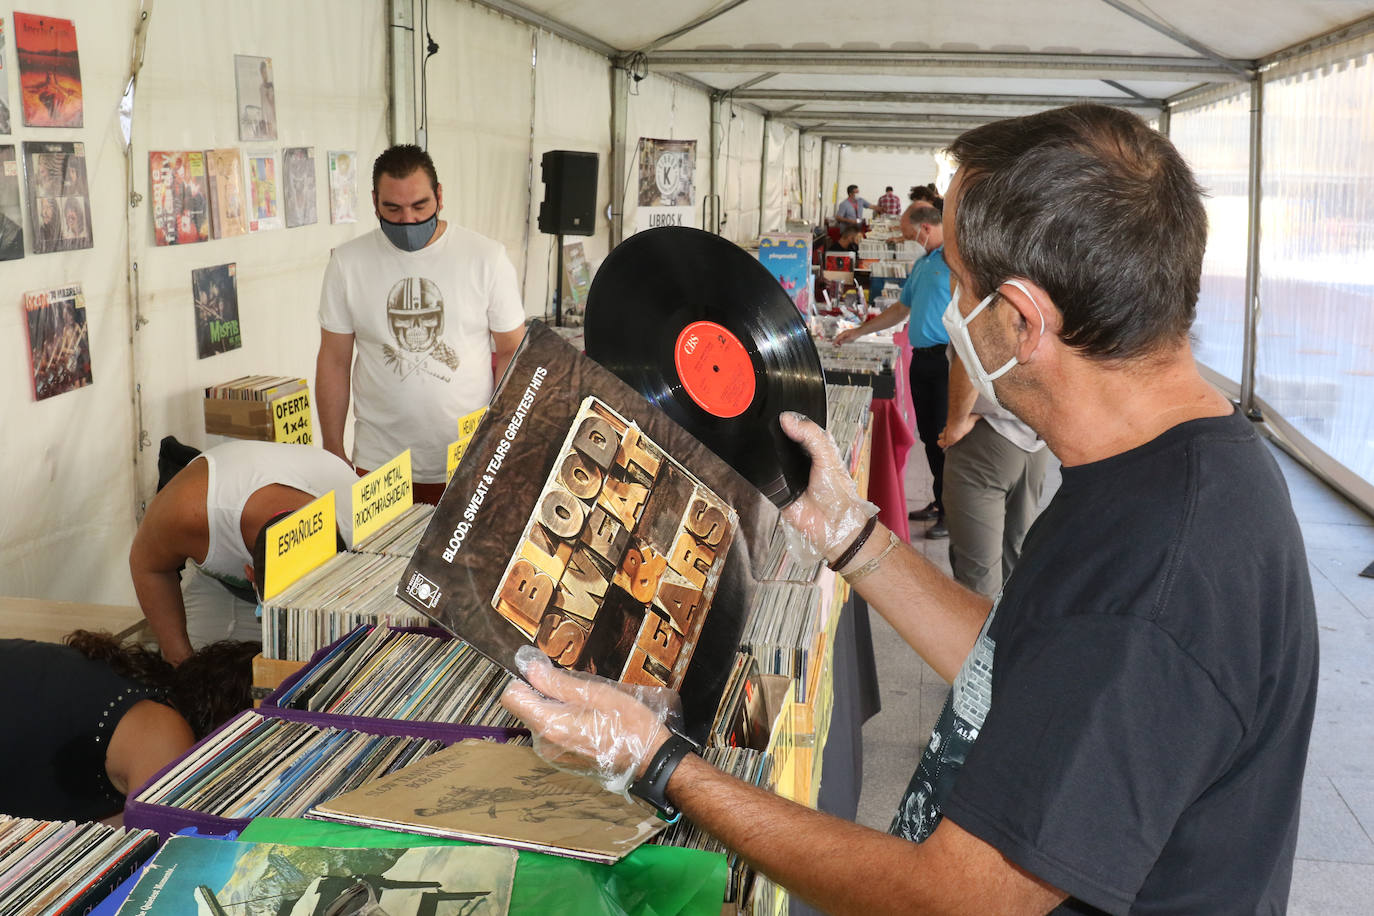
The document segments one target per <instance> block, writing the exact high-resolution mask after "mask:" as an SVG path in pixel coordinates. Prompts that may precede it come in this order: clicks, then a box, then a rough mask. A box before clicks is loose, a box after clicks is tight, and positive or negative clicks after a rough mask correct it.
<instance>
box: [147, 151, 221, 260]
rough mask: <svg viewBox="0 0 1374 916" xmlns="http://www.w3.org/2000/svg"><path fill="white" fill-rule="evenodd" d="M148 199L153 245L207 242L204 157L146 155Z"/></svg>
mask: <svg viewBox="0 0 1374 916" xmlns="http://www.w3.org/2000/svg"><path fill="white" fill-rule="evenodd" d="M148 195H149V196H150V197H151V198H152V204H153V206H152V211H153V241H154V242H156V243H157V244H158V245H187V244H190V243H192V242H204V241H206V240H208V239H209V238H210V202H209V198H208V197H207V195H206V188H205V154H204V153H202V152H199V151H195V152H153V153H149V154H148Z"/></svg>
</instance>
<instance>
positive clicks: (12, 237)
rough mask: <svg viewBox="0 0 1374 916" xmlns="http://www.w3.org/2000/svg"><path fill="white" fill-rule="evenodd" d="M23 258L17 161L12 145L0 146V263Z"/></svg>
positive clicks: (22, 226) (22, 228) (22, 225)
mask: <svg viewBox="0 0 1374 916" xmlns="http://www.w3.org/2000/svg"><path fill="white" fill-rule="evenodd" d="M23 256H24V224H23V222H22V217H21V216H20V215H19V161H18V160H17V159H15V157H14V147H13V146H12V145H6V146H0V261H13V260H15V259H17V258H22V257H23Z"/></svg>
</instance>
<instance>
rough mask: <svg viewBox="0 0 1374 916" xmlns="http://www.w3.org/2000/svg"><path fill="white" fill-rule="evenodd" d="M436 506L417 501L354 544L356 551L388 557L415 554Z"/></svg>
mask: <svg viewBox="0 0 1374 916" xmlns="http://www.w3.org/2000/svg"><path fill="white" fill-rule="evenodd" d="M433 514H434V507H433V506H431V505H429V504H428V503H415V504H414V505H412V506H411V507H410V508H409V509H407V510H406V511H404V512H402V513H401V514H400V515H398V516H396V517H395V518H393V519H392V520H391V521H389V522H387V523H386V524H385V525H383V526H382V527H380V528H378V529H377V530H376V531H375V532H373V533H372V534H371V535H370V536H369V537H368V539H367V540H366V541H363V542H362V543H361V544H354V545H353V552H354V553H379V554H382V555H383V556H388V557H406V558H409V557H411V556H413V555H414V553H415V547H416V545H417V544H419V543H420V535H422V534H424V533H425V527H426V526H427V525H429V519H430V516H432V515H433Z"/></svg>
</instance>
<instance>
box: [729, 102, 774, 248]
mask: <svg viewBox="0 0 1374 916" xmlns="http://www.w3.org/2000/svg"><path fill="white" fill-rule="evenodd" d="M720 121H721V124H720V128H721V137H722V139H721V143H720V171H719V173H718V174H719V175H720V179H719V184H720V194H721V213H722V214H723V215H724V217H725V220H724V225H722V226H721V232H720V234H721V235H722V236H724V237H725V238H727V239H729V240H730V241H732V242H735V243H737V244H746V243H748V242H752V241H753V240H754V239H756V238H758V234H759V167H760V165H761V163H762V161H763V115H761V114H757V113H755V112H753V111H750V110H749V109H747V108H742V107H740V106H738V105H732V104H731V103H730V102H728V101H727V102H724V103H722V104H721V106H720Z"/></svg>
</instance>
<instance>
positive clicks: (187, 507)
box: [129, 460, 210, 665]
mask: <svg viewBox="0 0 1374 916" xmlns="http://www.w3.org/2000/svg"><path fill="white" fill-rule="evenodd" d="M206 476H207V475H206V465H205V462H204V461H199V460H197V461H192V462H191V463H190V464H189V465H187V466H186V467H185V468H184V469H183V470H182V471H181V473H179V474H177V475H176V476H175V477H173V478H172V479H171V480H170V481H169V482H168V484H167V486H165V487H163V488H162V490H161V491H160V492H159V493H158V494H157V496H155V497H154V498H153V501H152V502H150V503H149V504H148V511H147V512H146V513H145V514H144V516H143V521H142V523H140V524H139V526H138V531H137V532H136V533H135V534H134V542H133V546H132V547H131V548H130V550H129V575H130V576H131V578H132V579H133V583H134V593H135V594H136V595H137V596H138V604H139V607H141V608H142V609H143V616H144V617H146V618H147V619H148V626H149V627H150V628H151V629H152V631H153V635H154V636H156V637H157V642H158V646H159V647H160V648H161V649H162V657H163V658H165V659H167V661H169V662H171V663H172V664H174V665H177V664H180V663H181V662H182V661H183V660H184V659H185V658H186V657H187V656H189V655H190V654H191V652H192V649H191V640H190V637H189V636H188V635H187V633H186V604H185V602H184V601H183V600H182V597H181V577H180V576H179V575H178V573H177V570H178V569H179V568H180V567H181V565H182V564H183V563H185V562H186V561H187V560H188V559H196V560H203V559H204V558H205V553H206V551H208V550H209V549H210V533H209V528H208V524H207V522H206V520H205V485H206Z"/></svg>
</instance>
